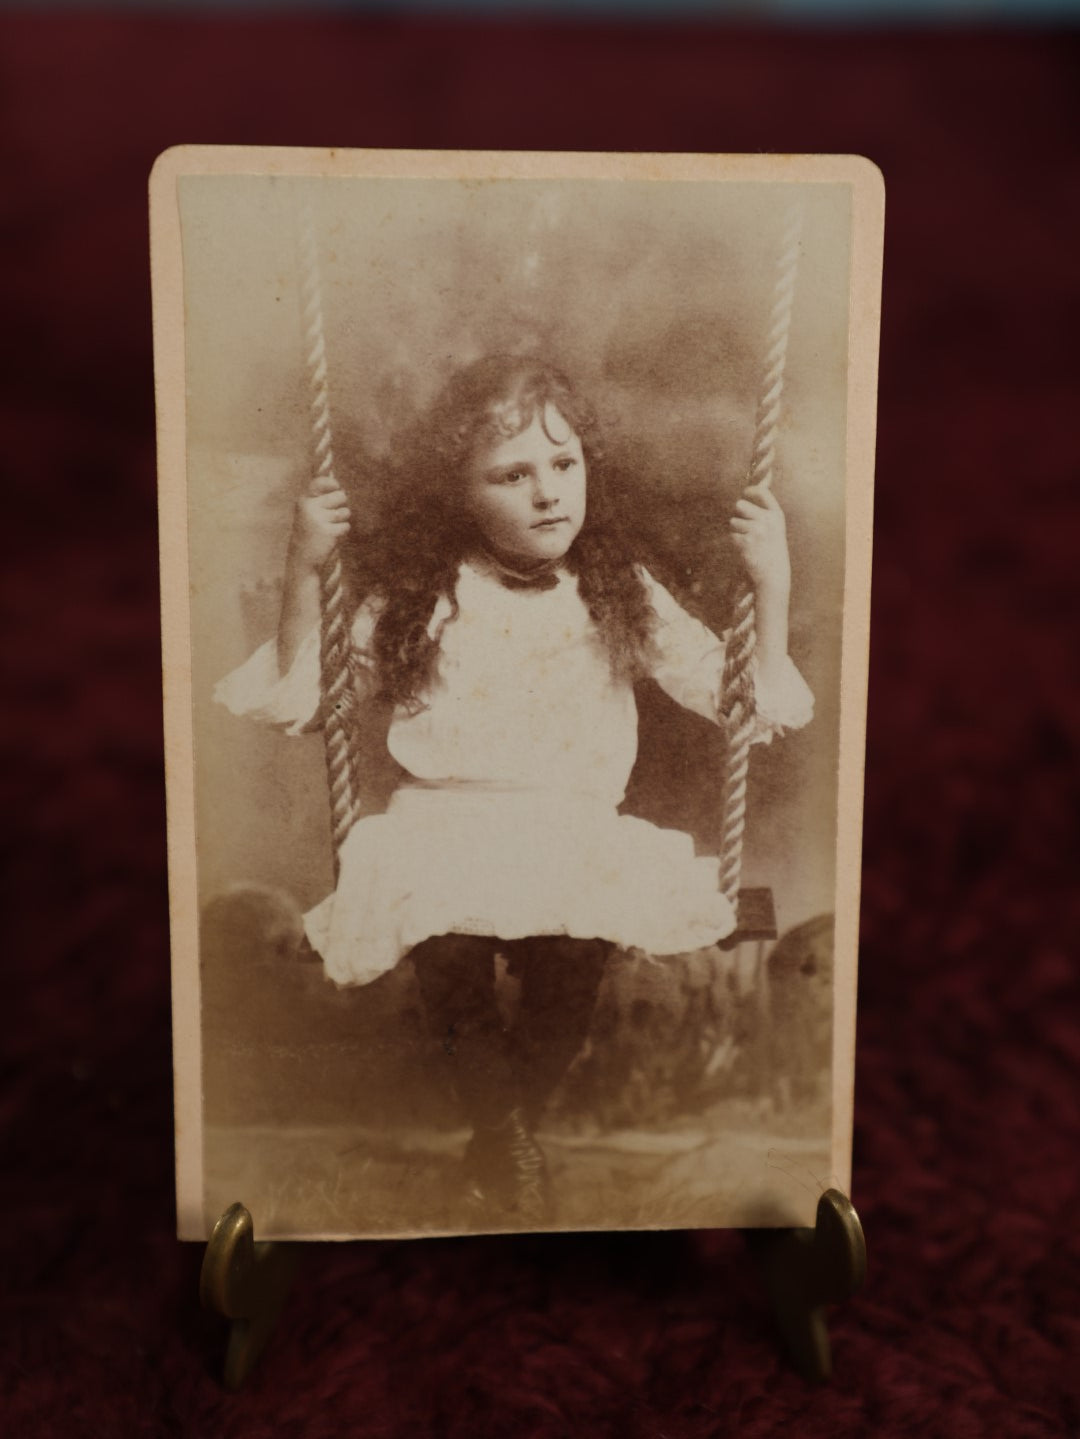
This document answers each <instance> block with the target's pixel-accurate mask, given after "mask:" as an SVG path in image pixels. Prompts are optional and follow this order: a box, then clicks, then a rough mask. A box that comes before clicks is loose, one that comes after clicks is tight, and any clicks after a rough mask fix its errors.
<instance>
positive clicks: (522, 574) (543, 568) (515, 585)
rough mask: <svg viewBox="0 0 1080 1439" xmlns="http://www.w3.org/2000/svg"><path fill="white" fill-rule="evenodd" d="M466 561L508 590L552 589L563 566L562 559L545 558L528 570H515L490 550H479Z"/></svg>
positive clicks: (562, 570) (557, 581)
mask: <svg viewBox="0 0 1080 1439" xmlns="http://www.w3.org/2000/svg"><path fill="white" fill-rule="evenodd" d="M467 563H468V564H469V565H470V566H471V567H472V568H473V569H474V570H477V571H478V572H479V573H480V574H482V575H490V577H491V578H492V579H494V580H497V581H498V582H499V584H501V585H502V586H503V587H504V589H508V590H553V589H555V588H556V586H557V585H558V583H559V577H560V575H561V574H562V573H563V572H564V569H565V566H564V563H563V560H562V559H557V560H545V561H544V562H543V564H541V565H537V566H536V567H535V568H533V569H529V570H517V569H514V568H513V566H512V565H508V564H506V562H505V561H504V560H501V559H499V558H498V556H497V555H493V554H492V553H491V551H490V550H481V551H479V552H478V553H477V554H475V555H471V556H470V557H469V560H468V561H467Z"/></svg>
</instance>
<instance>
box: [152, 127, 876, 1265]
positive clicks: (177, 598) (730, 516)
mask: <svg viewBox="0 0 1080 1439" xmlns="http://www.w3.org/2000/svg"><path fill="white" fill-rule="evenodd" d="M153 205H154V267H155V276H154V279H155V344H156V353H157V379H158V398H159V428H160V435H161V474H162V563H163V595H164V604H163V613H164V632H165V662H166V676H165V681H166V698H167V716H166V723H167V744H168V757H169V776H168V778H169V787H170V788H169V801H170V846H171V852H170V866H171V903H172V916H173V943H174V1011H175V1032H176V1075H177V1123H178V1135H177V1157H178V1193H179V1210H180V1228H181V1233H182V1234H186V1235H190V1236H197V1235H202V1234H205V1233H206V1232H208V1229H209V1228H210V1227H212V1225H213V1223H214V1221H215V1220H216V1218H217V1217H218V1215H219V1214H220V1213H221V1212H222V1210H223V1209H224V1208H225V1207H226V1206H227V1205H228V1204H229V1203H231V1202H233V1201H234V1200H236V1199H240V1200H242V1201H243V1202H244V1203H245V1204H246V1205H247V1206H248V1207H249V1209H250V1210H251V1212H252V1215H253V1218H254V1221H255V1225H256V1230H257V1232H258V1233H259V1234H260V1235H262V1236H264V1237H269V1236H275V1235H276V1236H282V1237H284V1236H298V1237H303V1236H310V1237H348V1236H354V1235H358V1236H378V1235H419V1234H424V1233H445V1232H465V1231H499V1230H523V1229H525V1230H527V1229H558V1228H568V1229H581V1228H609V1227H633V1228H647V1227H659V1226H663V1227H674V1226H701V1225H733V1224H739V1225H747V1224H756V1225H761V1224H764V1225H769V1224H783V1223H808V1222H811V1221H812V1215H813V1212H814V1207H815V1205H816V1200H817V1197H818V1195H819V1194H820V1192H821V1191H822V1190H823V1189H825V1188H827V1187H829V1185H830V1184H838V1185H839V1186H840V1187H842V1188H845V1189H846V1188H847V1186H848V1180H849V1175H848V1167H849V1160H850V1108H851V1081H852V1043H853V1013H852V1009H853V997H854V974H855V934H856V928H855V925H856V917H857V898H858V873H857V862H858V836H859V820H860V794H859V789H860V786H861V743H862V735H861V730H862V724H863V713H864V689H865V665H866V637H865V610H866V601H867V593H868V566H869V513H870V482H871V465H870V461H871V457H872V434H873V370H874V362H875V351H876V315H877V283H878V267H879V263H880V186H879V182H878V178H877V176H876V172H873V171H872V168H871V167H869V166H867V165H866V164H865V163H864V162H859V161H855V160H827V159H807V158H804V159H802V160H799V159H797V158H796V159H794V160H793V159H787V160H774V161H770V160H766V159H762V158H756V159H752V160H750V159H739V158H738V157H727V158H724V157H662V158H661V157H655V156H654V157H626V156H621V157H620V156H593V157H586V156H481V155H455V156H450V155H445V156H433V155H422V154H403V153H395V152H355V153H349V152H326V153H325V154H323V153H318V152H303V151H299V152H291V151H227V150H200V149H193V150H180V151H174V152H169V154H167V155H166V156H165V157H163V159H162V161H159V164H158V167H157V169H156V171H155V178H154V188H153ZM189 674H190V684H189V683H188V675H189Z"/></svg>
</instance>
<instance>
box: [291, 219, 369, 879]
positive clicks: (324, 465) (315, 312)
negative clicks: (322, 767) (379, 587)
mask: <svg viewBox="0 0 1080 1439" xmlns="http://www.w3.org/2000/svg"><path fill="white" fill-rule="evenodd" d="M300 312H301V321H302V324H303V331H304V364H305V369H306V372H307V381H308V389H309V391H310V406H311V435H312V448H313V452H314V459H315V474H316V477H317V478H325V477H327V476H330V475H332V474H333V471H334V447H333V430H332V426H331V422H330V391H329V385H328V383H327V367H326V337H325V329H324V325H323V305H322V280H321V276H320V273H319V254H318V250H317V249H316V247H315V230H314V226H313V224H312V220H311V211H310V209H309V208H308V206H307V205H305V206H303V207H302V209H301V212H300ZM320 586H321V597H322V621H321V634H320V647H319V667H320V680H321V686H322V719H323V735H324V739H325V744H326V775H327V781H328V783H329V788H330V822H331V827H332V831H333V841H334V866H335V871H336V869H337V866H338V860H339V856H340V853H341V846H342V845H343V844H344V843H345V839H346V837H347V835H348V833H349V831H350V829H351V828H352V825H353V820H354V818H355V812H356V791H357V784H356V769H357V755H356V749H355V741H354V739H353V736H352V727H351V725H350V724H349V711H350V708H351V705H352V699H353V691H352V686H351V682H350V675H349V627H348V622H347V619H346V614H345V583H344V576H343V573H342V566H341V555H340V553H339V551H338V549H337V548H336V547H335V549H334V551H333V553H332V554H331V555H330V558H329V559H328V560H327V562H326V564H325V565H324V567H323V571H322V574H321V576H320Z"/></svg>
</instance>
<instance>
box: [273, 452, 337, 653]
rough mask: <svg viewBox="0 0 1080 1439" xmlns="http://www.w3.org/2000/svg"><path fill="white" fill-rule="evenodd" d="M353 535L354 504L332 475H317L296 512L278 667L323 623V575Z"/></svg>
mask: <svg viewBox="0 0 1080 1439" xmlns="http://www.w3.org/2000/svg"><path fill="white" fill-rule="evenodd" d="M348 533H349V502H348V500H347V499H346V498H345V491H344V490H343V489H342V488H341V486H340V485H339V484H338V482H337V480H335V479H334V477H333V475H316V476H315V478H314V479H313V480H312V482H311V484H310V485H309V486H308V488H307V491H306V493H305V494H303V495H301V496H300V498H299V499H298V500H297V502H296V506H295V509H294V511H293V523H292V531H291V533H290V535H289V550H288V555H287V557H286V560H285V587H284V592H283V594H282V598H281V621H280V623H279V624H278V640H277V654H278V667H279V669H280V670H281V672H282V674H285V673H286V671H287V670H288V669H289V668H290V666H291V665H292V662H293V660H294V659H295V658H296V653H297V651H298V649H299V648H300V644H301V642H302V641H303V639H304V636H305V635H306V634H307V633H308V632H309V631H310V630H313V629H314V628H315V627H316V625H318V623H319V614H320V598H319V575H320V572H321V571H322V569H323V567H324V565H325V564H326V562H327V560H329V558H330V556H331V555H332V554H333V552H334V546H335V545H337V544H338V543H339V542H340V541H341V540H343V539H344V538H345V536H346V535H347V534H348Z"/></svg>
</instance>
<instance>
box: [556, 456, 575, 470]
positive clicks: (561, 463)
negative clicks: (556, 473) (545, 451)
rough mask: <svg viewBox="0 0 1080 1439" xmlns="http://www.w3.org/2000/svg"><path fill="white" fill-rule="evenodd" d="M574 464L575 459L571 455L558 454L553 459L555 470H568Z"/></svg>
mask: <svg viewBox="0 0 1080 1439" xmlns="http://www.w3.org/2000/svg"><path fill="white" fill-rule="evenodd" d="M576 464H577V460H575V459H574V457H573V455H560V457H559V458H558V459H557V460H556V461H555V468H556V469H557V470H569V469H572V468H573V466H574V465H576Z"/></svg>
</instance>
